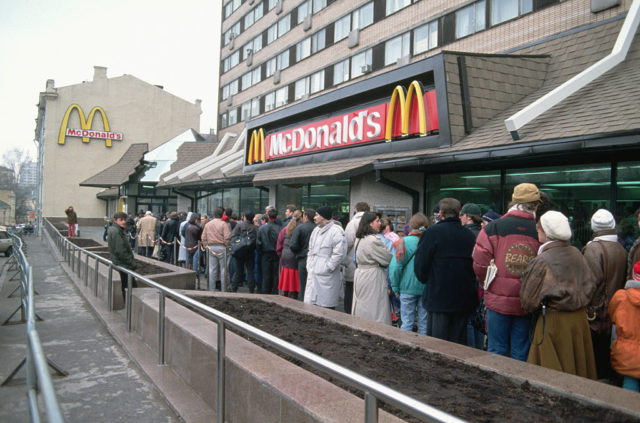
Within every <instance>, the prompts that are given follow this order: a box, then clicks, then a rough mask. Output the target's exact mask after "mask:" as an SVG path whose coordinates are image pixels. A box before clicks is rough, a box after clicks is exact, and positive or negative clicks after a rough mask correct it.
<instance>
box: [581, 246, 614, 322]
mask: <svg viewBox="0 0 640 423" xmlns="http://www.w3.org/2000/svg"><path fill="white" fill-rule="evenodd" d="M598 244H600V248H602V257H603V259H604V268H605V275H604V288H603V289H604V295H603V298H602V302H601V303H600V304H598V305H589V306H587V320H588V321H589V326H590V327H591V329H592V330H593V331H594V332H605V331H607V330H608V329H609V328H610V325H611V320H610V319H609V314H608V313H607V310H608V309H609V295H608V294H607V275H606V269H607V268H608V267H609V266H608V262H609V261H608V259H607V249H606V248H605V247H604V245H603V244H602V243H600V242H598Z"/></svg>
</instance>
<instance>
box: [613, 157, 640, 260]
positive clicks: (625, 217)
mask: <svg viewBox="0 0 640 423" xmlns="http://www.w3.org/2000/svg"><path fill="white" fill-rule="evenodd" d="M617 180H618V183H617V192H616V199H617V204H616V211H617V213H616V219H618V234H619V237H620V241H621V242H622V245H624V247H625V248H627V249H629V247H631V244H633V241H635V240H636V238H638V236H639V235H640V231H639V229H638V219H637V218H636V216H635V214H634V213H635V211H636V210H638V208H640V162H622V163H619V164H618V168H617Z"/></svg>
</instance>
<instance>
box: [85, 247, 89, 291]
mask: <svg viewBox="0 0 640 423" xmlns="http://www.w3.org/2000/svg"><path fill="white" fill-rule="evenodd" d="M84 286H89V254H87V255H86V256H85V260H84Z"/></svg>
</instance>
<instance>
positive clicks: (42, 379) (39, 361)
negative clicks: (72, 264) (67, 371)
mask: <svg viewBox="0 0 640 423" xmlns="http://www.w3.org/2000/svg"><path fill="white" fill-rule="evenodd" d="M10 236H11V238H12V241H13V246H12V256H13V258H14V259H15V261H16V263H17V264H18V268H19V269H20V274H21V280H20V284H21V291H22V295H21V301H22V302H23V306H25V307H26V310H27V319H26V320H27V353H26V366H27V367H26V372H27V398H28V402H29V413H30V415H31V421H32V422H39V421H40V413H39V409H38V398H37V393H38V389H40V392H41V393H42V396H43V397H44V403H45V407H46V410H47V417H48V420H49V421H50V422H54V423H63V422H64V417H63V416H62V411H61V410H60V404H59V403H58V399H57V396H56V392H55V390H54V389H53V382H52V381H51V374H50V373H49V367H48V366H49V363H48V360H47V358H46V355H45V353H44V350H43V349H42V343H41V342H40V337H39V335H38V331H37V330H36V313H35V300H34V295H33V292H34V288H33V271H32V268H31V265H30V264H29V262H28V261H27V258H26V257H25V255H24V253H23V251H22V239H20V238H19V237H18V236H16V235H14V234H10ZM25 291H26V292H25ZM19 367H20V366H19Z"/></svg>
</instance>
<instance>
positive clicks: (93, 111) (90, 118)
mask: <svg viewBox="0 0 640 423" xmlns="http://www.w3.org/2000/svg"><path fill="white" fill-rule="evenodd" d="M74 110H77V111H78V116H79V117H80V128H82V129H86V130H89V129H91V124H92V122H93V116H94V115H95V114H96V112H100V114H101V115H102V122H103V124H104V130H105V132H109V121H108V120H107V115H106V113H105V112H104V110H103V109H102V107H98V106H96V107H94V108H93V109H91V111H90V112H89V116H88V119H87V120H85V119H84V113H83V112H82V108H80V106H78V105H77V104H72V105H71V106H69V108H68V109H67V111H66V112H65V114H64V118H63V119H62V124H61V125H60V133H59V134H58V144H64V141H65V137H66V130H67V124H68V123H69V116H70V115H71V112H73V111H74ZM105 141H106V146H107V147H111V138H107V139H106V140H105ZM82 142H86V143H88V142H89V137H82Z"/></svg>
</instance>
